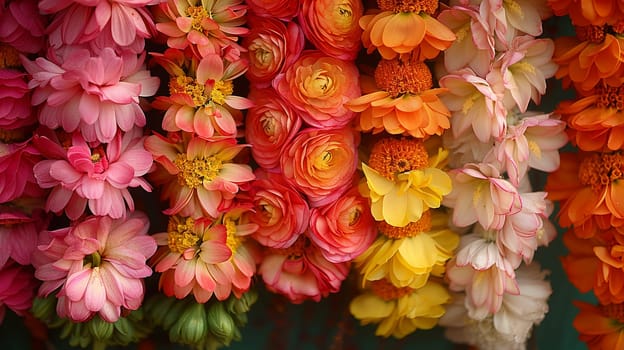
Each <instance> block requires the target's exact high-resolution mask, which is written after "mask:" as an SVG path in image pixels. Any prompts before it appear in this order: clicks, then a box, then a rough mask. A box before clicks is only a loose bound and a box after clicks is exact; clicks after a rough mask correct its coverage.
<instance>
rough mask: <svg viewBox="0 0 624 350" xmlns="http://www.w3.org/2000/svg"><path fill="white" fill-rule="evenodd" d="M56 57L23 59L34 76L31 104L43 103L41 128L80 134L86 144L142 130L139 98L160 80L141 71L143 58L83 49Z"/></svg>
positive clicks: (149, 93) (31, 83)
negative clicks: (119, 130) (94, 52)
mask: <svg viewBox="0 0 624 350" xmlns="http://www.w3.org/2000/svg"><path fill="white" fill-rule="evenodd" d="M59 53H61V54H60V55H58V56H57V55H53V57H52V58H51V59H50V60H48V59H46V58H43V57H39V58H37V59H36V60H35V61H34V62H31V61H29V60H27V59H25V58H24V59H23V60H22V62H23V64H24V68H26V70H27V71H28V73H30V74H31V75H32V79H31V80H30V82H29V84H28V86H29V87H30V88H32V89H34V92H33V96H32V104H33V105H41V111H40V114H39V121H40V122H41V124H43V125H46V126H48V127H49V128H51V129H56V128H58V127H62V128H63V130H65V131H66V132H73V131H75V130H80V132H81V133H82V135H83V137H84V138H85V140H87V141H96V140H97V141H100V142H110V141H111V140H112V139H113V137H114V136H115V134H116V133H117V129H118V128H120V129H121V130H123V131H125V132H127V131H130V130H131V129H132V128H133V127H134V126H139V127H143V126H145V114H144V112H143V110H142V109H141V106H140V105H139V97H145V96H151V95H153V94H154V93H155V92H156V90H157V89H158V86H159V79H158V78H157V77H152V76H150V75H149V72H148V71H147V70H146V69H145V66H144V65H143V60H144V56H145V55H144V54H143V55H142V56H140V57H139V59H134V60H125V59H124V58H122V57H120V56H118V55H117V54H116V53H115V51H114V50H113V49H111V48H105V49H103V50H102V52H101V53H100V54H99V55H97V56H93V55H92V53H90V52H89V50H87V49H82V48H76V49H71V48H70V49H65V50H63V51H59Z"/></svg>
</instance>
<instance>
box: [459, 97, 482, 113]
mask: <svg viewBox="0 0 624 350" xmlns="http://www.w3.org/2000/svg"><path fill="white" fill-rule="evenodd" d="M482 97H483V95H482V94H481V93H480V92H479V91H475V92H473V93H472V95H470V96H468V97H467V98H466V100H465V101H464V103H463V104H462V113H463V114H467V113H468V112H469V111H470V109H471V108H472V106H474V103H475V101H476V100H478V99H480V98H482Z"/></svg>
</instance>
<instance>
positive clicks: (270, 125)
mask: <svg viewBox="0 0 624 350" xmlns="http://www.w3.org/2000/svg"><path fill="white" fill-rule="evenodd" d="M260 123H261V124H262V129H263V130H264V133H265V135H267V136H269V137H270V138H269V139H270V140H271V141H273V138H272V136H275V124H276V123H275V118H274V117H273V116H272V115H266V114H265V115H264V116H262V118H260Z"/></svg>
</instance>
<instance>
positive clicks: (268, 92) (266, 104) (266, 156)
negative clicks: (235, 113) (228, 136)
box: [245, 88, 301, 169]
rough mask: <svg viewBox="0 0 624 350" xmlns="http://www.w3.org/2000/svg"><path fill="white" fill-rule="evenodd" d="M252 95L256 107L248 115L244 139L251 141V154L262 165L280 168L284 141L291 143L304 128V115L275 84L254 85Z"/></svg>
mask: <svg viewBox="0 0 624 350" xmlns="http://www.w3.org/2000/svg"><path fill="white" fill-rule="evenodd" d="M249 99H251V100H252V101H253V103H254V107H251V108H250V109H249V110H248V111H247V115H246V117H245V139H246V140H247V142H248V143H249V144H250V145H251V154H252V155H253V158H254V160H255V161H256V163H258V165H260V166H261V167H263V168H265V169H276V168H279V160H280V157H281V154H282V152H283V151H284V145H287V144H288V143H290V141H291V140H292V139H293V137H295V135H296V134H297V132H298V131H299V129H300V128H301V118H300V117H299V114H298V113H297V112H296V111H295V110H294V109H293V108H292V107H290V105H289V104H287V103H286V102H285V101H284V100H282V98H281V97H279V95H278V94H277V93H275V90H273V88H267V89H253V88H252V90H251V92H250V93H249Z"/></svg>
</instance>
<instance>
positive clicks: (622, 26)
mask: <svg viewBox="0 0 624 350" xmlns="http://www.w3.org/2000/svg"><path fill="white" fill-rule="evenodd" d="M611 29H612V30H613V32H614V33H616V34H622V33H624V21H617V22H616V23H615V24H613V25H611Z"/></svg>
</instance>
